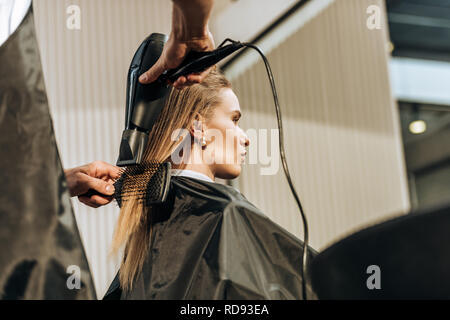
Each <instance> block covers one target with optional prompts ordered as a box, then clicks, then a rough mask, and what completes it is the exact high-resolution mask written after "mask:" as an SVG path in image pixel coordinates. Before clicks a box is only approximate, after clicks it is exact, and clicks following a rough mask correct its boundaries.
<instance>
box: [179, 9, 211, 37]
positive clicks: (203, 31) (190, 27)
mask: <svg viewBox="0 0 450 320" xmlns="http://www.w3.org/2000/svg"><path fill="white" fill-rule="evenodd" d="M213 3H214V1H213V0H173V4H174V5H173V13H172V14H173V16H172V32H173V35H174V36H175V38H176V39H177V40H180V41H189V40H196V39H204V38H207V37H208V33H209V30H208V21H209V17H210V15H211V11H212V8H213Z"/></svg>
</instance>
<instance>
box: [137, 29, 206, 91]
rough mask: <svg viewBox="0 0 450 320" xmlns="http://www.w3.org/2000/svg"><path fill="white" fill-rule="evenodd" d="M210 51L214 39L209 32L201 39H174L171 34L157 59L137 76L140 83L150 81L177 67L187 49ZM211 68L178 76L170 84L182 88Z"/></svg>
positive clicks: (200, 78) (201, 78)
mask: <svg viewBox="0 0 450 320" xmlns="http://www.w3.org/2000/svg"><path fill="white" fill-rule="evenodd" d="M191 50H193V51H211V50H214V40H213V38H212V35H211V33H210V32H208V36H207V37H205V38H203V39H191V40H187V41H186V40H180V39H176V38H175V36H174V35H173V34H172V35H171V36H170V38H169V40H168V42H167V43H166V45H165V46H164V50H163V52H162V54H161V57H160V58H159V60H158V61H157V62H156V63H155V64H154V65H153V67H151V68H150V70H148V71H147V72H145V73H143V74H142V76H141V77H140V78H139V81H140V82H141V83H150V82H153V81H155V80H156V79H158V77H159V76H160V75H161V74H162V73H163V72H164V71H166V70H169V69H173V68H176V67H178V66H179V65H180V64H181V63H182V62H183V60H184V58H185V56H186V55H187V54H188V53H189V51H191ZM210 71H211V68H209V69H207V70H205V71H203V72H201V73H195V74H194V73H193V74H190V75H188V76H187V77H185V76H181V77H179V78H178V79H177V80H176V81H175V82H174V83H173V84H172V85H173V86H174V87H175V88H177V89H182V88H184V87H186V86H189V85H192V84H194V83H200V82H202V81H203V80H204V79H205V77H206V76H207V75H208V73H209V72H210Z"/></svg>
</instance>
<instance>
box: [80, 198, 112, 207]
mask: <svg viewBox="0 0 450 320" xmlns="http://www.w3.org/2000/svg"><path fill="white" fill-rule="evenodd" d="M78 200H79V201H80V202H81V203H84V204H85V205H87V206H89V207H91V208H95V209H96V208H99V207H101V206H104V205H107V204H108V203H110V202H111V201H112V200H113V198H112V197H103V196H99V195H94V196H92V197H86V196H79V197H78Z"/></svg>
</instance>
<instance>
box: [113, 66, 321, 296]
mask: <svg viewBox="0 0 450 320" xmlns="http://www.w3.org/2000/svg"><path fill="white" fill-rule="evenodd" d="M240 117H241V109H240V105H239V100H238V98H237V97H236V95H235V94H234V92H233V90H232V88H231V84H230V82H229V81H228V80H227V79H226V78H225V77H224V76H223V75H222V74H220V73H219V72H218V71H211V72H210V74H209V75H208V76H207V77H206V78H205V80H204V81H203V82H202V83H200V84H195V85H192V86H190V87H187V88H184V89H182V90H175V89H174V90H172V92H171V94H170V96H169V98H168V100H167V102H166V105H165V107H164V109H163V110H162V112H161V115H160V117H159V119H158V120H157V122H156V124H155V126H154V127H153V129H152V132H151V133H150V137H149V144H148V146H147V150H146V151H147V154H146V159H147V160H152V161H159V162H164V161H170V162H171V163H172V168H173V169H172V177H171V183H170V191H169V195H168V198H167V200H166V201H165V202H164V203H163V204H162V205H157V206H152V207H151V208H147V209H146V208H144V207H143V206H142V204H139V203H138V202H137V201H132V200H129V201H127V202H126V203H125V204H124V205H123V206H122V208H121V212H120V217H119V221H118V225H117V229H116V233H115V236H114V241H113V249H114V250H117V249H118V248H120V247H121V246H122V245H124V244H125V245H126V246H125V252H124V259H123V261H122V264H121V267H120V270H119V272H118V274H117V276H116V278H115V279H114V281H113V283H112V284H111V286H110V288H109V290H108V292H107V293H106V295H105V299H115V298H116V299H118V298H121V299H299V298H301V284H302V279H301V276H300V270H301V252H302V243H301V241H299V240H298V239H297V238H295V237H294V236H293V235H291V234H290V233H288V232H287V231H285V230H284V229H282V228H281V227H279V226H278V225H276V224H274V223H273V222H271V221H270V220H269V219H268V218H267V217H266V216H265V215H264V214H263V213H262V212H261V211H260V210H259V209H258V208H256V207H255V206H254V205H252V204H251V203H250V202H248V201H247V199H246V198H245V197H244V196H243V195H242V194H241V193H240V192H239V191H238V190H236V189H235V188H233V187H231V186H227V185H223V184H220V183H215V182H214V180H215V178H221V179H234V178H236V177H238V176H239V175H240V173H241V165H242V162H243V161H244V159H245V155H246V148H247V147H248V146H249V144H250V141H249V138H248V137H247V135H246V134H245V133H244V131H243V130H242V129H241V128H240V127H239V119H240ZM183 131H184V132H185V133H186V135H185V138H184V139H182V140H180V139H178V140H177V139H174V137H175V138H176V137H177V136H179V135H180V132H183ZM227 141H228V142H227ZM267 192H270V189H268V190H267ZM311 252H313V251H311ZM310 296H311V295H310Z"/></svg>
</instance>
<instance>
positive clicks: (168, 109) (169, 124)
mask: <svg viewBox="0 0 450 320" xmlns="http://www.w3.org/2000/svg"><path fill="white" fill-rule="evenodd" d="M224 88H231V84H230V82H229V81H228V80H227V79H226V78H225V77H224V76H223V75H222V74H221V73H220V72H218V71H216V70H213V71H211V72H210V73H209V75H208V76H207V77H206V78H205V80H204V81H203V82H202V83H200V84H195V85H192V86H190V87H187V88H184V89H182V90H177V89H172V91H171V93H170V95H169V97H168V99H167V102H166V104H165V106H164V108H163V110H162V111H161V114H160V116H159V118H158V120H157V121H156V123H155V125H154V126H153V129H152V131H151V132H150V135H149V140H148V141H149V142H148V145H147V148H146V155H145V160H147V161H156V162H165V161H168V159H170V157H171V155H172V153H173V152H174V150H176V149H177V148H178V147H179V145H180V144H181V143H182V141H173V140H172V133H173V132H175V131H176V130H179V129H188V128H190V126H191V125H192V124H193V123H194V120H195V118H196V115H197V114H199V115H201V116H203V117H204V118H205V119H206V120H207V119H209V118H210V116H211V114H212V111H213V109H214V106H215V105H217V103H218V102H219V94H218V93H219V92H220V90H221V89H224ZM151 217H152V208H151V207H150V208H145V207H144V205H143V204H142V203H141V202H140V201H138V200H137V199H133V198H131V199H129V200H128V201H126V202H124V203H123V205H122V207H121V210H120V216H119V220H118V223H117V226H116V230H115V234H114V238H113V244H112V252H113V253H117V252H118V250H119V249H120V247H122V245H123V244H126V245H125V251H124V258H123V260H122V264H121V267H120V272H119V280H120V284H121V287H122V289H123V290H131V289H132V288H133V281H134V280H135V278H136V276H137V274H138V273H139V272H140V271H141V270H142V266H143V264H144V261H145V258H146V256H147V254H148V248H149V242H150V237H151V231H152V228H151Z"/></svg>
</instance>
